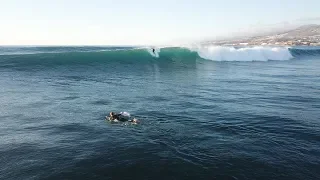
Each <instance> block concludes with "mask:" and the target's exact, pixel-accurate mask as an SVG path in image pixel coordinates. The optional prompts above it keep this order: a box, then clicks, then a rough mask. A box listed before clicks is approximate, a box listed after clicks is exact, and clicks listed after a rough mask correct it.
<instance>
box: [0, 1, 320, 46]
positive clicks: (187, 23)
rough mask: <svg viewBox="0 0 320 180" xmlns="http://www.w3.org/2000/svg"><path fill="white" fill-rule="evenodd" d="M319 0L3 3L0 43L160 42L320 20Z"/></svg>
mask: <svg viewBox="0 0 320 180" xmlns="http://www.w3.org/2000/svg"><path fill="white" fill-rule="evenodd" d="M319 7H320V0H263V1H261V0H157V1H152V0H114V1H113V0H0V22H1V26H0V44H7V45H13V44H20V45H25V44H29V45H42V44H43V45H67V44H68V45H131V44H132V45H133V44H159V43H167V42H174V41H181V40H199V39H203V38H205V37H208V38H209V37H210V38H211V37H216V36H220V35H234V33H233V32H235V31H238V30H239V29H246V28H250V27H259V26H261V27H263V26H265V25H269V24H275V23H282V22H284V21H287V22H292V21H296V20H297V19H307V18H318V17H320V10H319Z"/></svg>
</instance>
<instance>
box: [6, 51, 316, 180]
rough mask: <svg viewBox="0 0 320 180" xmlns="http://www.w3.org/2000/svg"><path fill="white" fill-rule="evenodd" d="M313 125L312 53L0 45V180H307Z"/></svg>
mask: <svg viewBox="0 0 320 180" xmlns="http://www.w3.org/2000/svg"><path fill="white" fill-rule="evenodd" d="M110 111H114V112H128V113H130V114H131V116H132V117H135V118H137V119H139V120H140V123H138V124H131V123H128V122H124V123H110V122H109V121H106V120H105V116H107V115H108V114H109V112H110ZM319 117H320V47H215V46H189V47H159V48H155V53H153V52H152V50H151V48H150V47H109V46H100V47H89V46H78V47H72V46H68V47H59V46H52V47H45V46H38V47H37V46H2V47H0V179H6V180H7V179H77V180H78V179H137V180H143V179H150V180H151V179H152V180H156V179H159V180H160V179H161V180H163V179H166V180H171V179H179V180H180V179H184V180H185V179H190V180H196V179H235V180H242V179H268V180H269V179H279V180H292V179H296V180H300V179H301V180H313V179H314V180H316V179H320V118H319Z"/></svg>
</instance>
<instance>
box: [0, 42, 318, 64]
mask: <svg viewBox="0 0 320 180" xmlns="http://www.w3.org/2000/svg"><path fill="white" fill-rule="evenodd" d="M152 49H155V52H153V50H152ZM145 52H147V53H148V54H149V58H150V57H153V58H157V59H161V58H163V57H165V58H185V57H188V56H189V57H190V58H191V57H194V56H196V58H200V59H204V60H212V61H269V60H281V61H283V60H292V59H297V58H299V59H301V58H303V57H311V56H313V57H314V56H320V47H267V46H253V47H230V46H214V45H209V46H200V45H187V46H180V47H170V46H163V47H150V46H148V47H104V46H98V47H94V46H92V47H91V46H80V47H79V46H76V47H0V56H19V55H20V56H23V55H36V54H65V55H68V54H69V55H70V54H72V53H80V54H77V56H81V55H86V56H88V55H92V56H93V57H95V56H97V55H99V56H101V55H103V54H102V53H105V54H104V55H105V56H106V58H108V56H110V55H111V54H112V57H113V58H115V59H121V58H130V56H131V58H142V59H146V58H148V57H147V56H146V54H145ZM117 56H119V57H117Z"/></svg>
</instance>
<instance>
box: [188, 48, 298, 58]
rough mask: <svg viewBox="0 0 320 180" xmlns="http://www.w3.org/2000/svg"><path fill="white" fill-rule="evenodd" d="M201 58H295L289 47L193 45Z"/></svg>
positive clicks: (193, 49)
mask: <svg viewBox="0 0 320 180" xmlns="http://www.w3.org/2000/svg"><path fill="white" fill-rule="evenodd" d="M189 49H190V50H192V51H196V52H197V53H198V55H199V56H200V57H201V58H204V59H208V60H213V61H268V60H290V59H292V58H293V56H292V55H291V53H290V51H289V49H288V47H261V46H256V47H244V48H234V47H227V46H193V47H189Z"/></svg>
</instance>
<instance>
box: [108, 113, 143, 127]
mask: <svg viewBox="0 0 320 180" xmlns="http://www.w3.org/2000/svg"><path fill="white" fill-rule="evenodd" d="M109 115H110V116H109V117H108V116H106V119H107V120H109V121H111V122H119V121H121V122H126V121H128V122H131V123H133V124H137V123H139V120H138V119H136V118H133V119H131V120H130V119H129V118H130V115H126V114H124V113H118V114H116V113H114V112H110V113H109Z"/></svg>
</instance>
